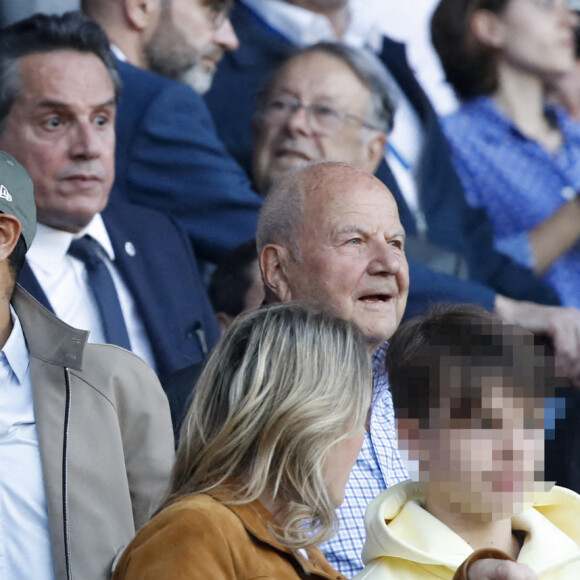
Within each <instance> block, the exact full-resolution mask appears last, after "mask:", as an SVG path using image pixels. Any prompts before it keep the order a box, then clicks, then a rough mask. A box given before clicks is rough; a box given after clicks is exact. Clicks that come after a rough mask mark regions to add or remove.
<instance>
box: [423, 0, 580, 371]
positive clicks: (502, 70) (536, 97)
mask: <svg viewBox="0 0 580 580" xmlns="http://www.w3.org/2000/svg"><path fill="white" fill-rule="evenodd" d="M576 24H577V18H576V15H575V14H574V13H573V12H571V11H570V10H569V9H568V7H567V4H566V2H565V0H548V1H543V0H542V1H540V0H494V1H484V0H469V1H467V2H465V1H463V0H442V1H441V3H440V4H439V6H438V7H437V9H436V11H435V13H434V15H433V20H432V34H433V42H434V45H435V48H436V49H437V51H438V52H439V56H440V58H441V62H442V64H443V67H444V69H445V72H446V75H447V79H448V81H449V82H450V83H451V85H452V86H453V87H454V89H455V91H456V93H457V95H458V96H459V98H460V99H461V100H462V101H463V104H462V106H461V108H460V109H459V110H458V111H457V112H456V113H454V114H453V115H451V116H449V117H447V118H446V120H445V125H444V126H445V131H446V133H447V136H448V138H449V141H450V143H451V146H452V149H453V161H454V164H455V168H456V170H457V172H458V174H459V176H460V178H461V180H462V183H463V186H464V189H465V195H466V197H467V199H468V201H469V203H470V204H471V205H472V206H474V207H477V208H482V209H484V210H485V211H486V213H487V215H488V217H489V219H490V221H491V222H492V224H493V227H494V236H495V244H496V247H497V248H498V249H499V250H501V251H502V252H504V253H506V254H507V255H509V256H511V257H512V258H513V259H514V260H516V261H518V262H519V263H520V264H522V265H525V266H528V267H530V268H533V270H534V271H535V272H536V273H537V274H538V275H541V276H543V278H544V280H545V281H546V282H547V283H549V284H550V285H551V286H552V287H553V288H554V289H555V290H556V291H557V292H558V295H559V296H560V299H561V302H562V304H563V305H565V306H574V307H576V308H580V292H579V289H580V201H579V200H578V196H577V193H578V191H579V190H580V126H579V125H578V124H577V123H575V122H573V121H571V119H570V117H569V116H568V115H567V114H566V112H565V111H564V110H563V109H561V108H559V107H553V106H551V105H547V104H546V100H545V98H546V89H547V88H548V87H549V86H550V84H552V83H553V82H554V81H555V80H556V79H558V78H559V77H561V76H562V75H564V74H566V73H568V72H570V70H571V69H572V67H573V65H574V34H573V30H574V27H575V25H576ZM578 367H579V368H580V361H579V362H578Z"/></svg>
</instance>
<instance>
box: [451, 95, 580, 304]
mask: <svg viewBox="0 0 580 580" xmlns="http://www.w3.org/2000/svg"><path fill="white" fill-rule="evenodd" d="M546 115H547V116H548V117H549V118H551V119H552V120H553V121H554V122H555V123H556V124H557V125H558V127H559V128H560V130H561V131H562V134H563V136H564V141H563V144H562V146H561V147H560V149H559V150H558V151H557V152H556V153H550V152H548V151H546V150H545V149H544V148H543V147H542V146H541V145H539V144H538V143H537V142H536V141H533V140H532V139H529V138H528V137H526V136H525V135H523V134H522V133H521V132H520V131H519V130H518V129H517V128H516V127H515V126H514V125H513V123H512V122H511V121H510V120H509V119H508V118H507V117H505V116H504V115H503V113H502V112H501V111H500V110H499V109H498V108H497V107H496V105H495V104H494V103H493V101H492V100H491V99H490V98H488V97H480V98H477V99H474V100H473V101H470V102H468V103H466V104H464V105H463V106H462V107H461V108H460V109H459V110H458V111H457V112H456V113H454V114H452V115H450V116H448V117H446V118H445V119H443V127H444V130H445V133H446V135H447V137H448V139H449V142H450V144H451V148H452V152H453V164H454V166H455V169H456V171H457V173H458V174H459V177H460V179H461V181H462V183H463V187H464V189H465V195H466V197H467V201H468V202H469V203H470V204H471V205H472V206H475V207H481V208H483V209H485V210H486V211H487V214H488V216H489V218H490V220H491V222H492V224H493V227H494V236H495V245H496V247H497V249H498V250H500V251H502V252H504V253H506V254H508V255H509V256H511V257H512V258H513V259H514V260H515V261H517V262H519V263H520V264H523V265H525V266H528V267H531V266H533V257H532V251H531V246H530V243H529V237H528V235H529V232H530V231H531V230H532V229H533V228H534V227H535V226H537V225H539V224H540V223H542V222H543V221H544V220H546V219H547V218H548V217H549V216H551V215H552V214H553V213H554V212H556V211H557V210H558V208H559V207H560V206H561V205H563V204H564V203H566V201H567V200H568V199H570V197H571V196H573V195H574V194H575V192H577V191H580V124H578V123H576V122H575V121H573V120H571V119H570V117H569V116H568V115H567V114H566V113H565V112H564V111H563V109H560V108H554V107H548V108H546ZM544 280H545V281H546V282H547V283H548V284H550V285H551V286H552V287H553V288H554V289H555V290H556V292H557V293H558V294H559V296H560V299H561V301H562V304H563V305H565V306H575V307H577V308H580V242H577V243H576V245H575V246H574V247H573V248H572V249H570V250H569V251H568V252H566V253H565V254H563V255H562V256H560V258H558V260H556V261H555V262H554V264H553V265H552V266H551V267H550V268H549V269H548V270H547V271H546V273H545V274H544Z"/></svg>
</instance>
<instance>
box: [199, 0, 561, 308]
mask: <svg viewBox="0 0 580 580" xmlns="http://www.w3.org/2000/svg"><path fill="white" fill-rule="evenodd" d="M232 23H233V25H234V28H235V30H236V33H237V34H238V37H239V39H240V45H241V46H240V48H239V49H238V50H237V51H236V52H234V53H229V54H228V55H226V57H225V58H224V60H223V61H222V63H221V64H220V66H219V68H218V72H217V75H216V78H215V79H214V83H213V87H212V89H211V91H210V92H209V93H208V95H207V101H208V104H209V107H210V110H211V111H212V113H213V115H214V119H215V121H216V126H217V128H218V132H219V133H220V135H221V136H222V138H223V140H224V142H225V143H226V145H227V147H228V149H229V150H230V151H231V152H232V154H233V155H234V156H235V157H236V158H238V159H239V160H240V162H241V163H243V164H244V165H245V166H246V167H249V166H250V165H249V163H250V162H249V160H250V157H251V147H252V137H251V126H250V119H251V118H252V116H253V112H254V107H255V97H256V95H257V93H258V91H259V89H260V87H261V86H262V85H263V84H264V82H265V80H266V78H267V77H268V76H269V75H271V74H273V72H274V71H275V70H276V69H277V68H278V66H279V65H280V64H281V62H282V61H283V60H284V59H285V58H286V57H288V56H289V55H290V54H292V53H293V52H294V51H295V50H296V47H294V46H293V45H292V44H291V43H290V42H289V41H288V40H287V39H286V38H285V37H284V36H283V35H282V34H280V33H279V32H278V31H275V30H273V29H272V28H271V27H269V26H268V25H267V24H266V23H265V22H264V21H263V20H261V19H260V17H259V16H258V15H256V14H255V13H253V12H252V11H251V10H249V9H248V8H246V7H245V6H243V5H242V4H240V3H239V2H237V3H236V5H235V7H234V10H233V12H232ZM380 58H381V60H382V61H383V63H384V64H385V66H387V68H388V69H389V71H390V72H391V74H392V75H393V77H394V78H395V79H396V81H397V83H398V84H399V85H400V87H401V89H402V90H403V91H404V92H405V94H406V95H407V98H408V99H409V101H410V102H411V104H412V105H413V106H414V107H415V109H416V111H417V113H418V115H419V117H420V119H421V121H422V122H423V129H424V132H425V149H424V154H423V158H422V160H421V175H420V196H421V204H422V207H423V210H424V212H425V214H426V219H427V223H428V226H429V241H431V242H433V243H434V244H437V245H439V246H442V247H444V248H446V249H448V250H451V251H453V252H458V253H460V254H462V255H463V256H464V257H465V258H466V260H467V263H468V265H469V270H470V271H469V274H470V280H469V281H467V280H463V281H462V280H458V279H457V278H454V277H452V276H448V275H444V274H439V273H435V272H433V270H431V269H429V268H427V267H426V266H424V265H421V264H419V263H417V262H415V261H413V260H410V261H409V265H410V273H411V292H410V296H409V303H408V307H407V310H406V315H407V316H409V315H412V314H415V313H417V312H419V311H421V310H423V309H424V308H425V306H426V304H427V303H428V302H431V301H444V302H474V303H476V304H479V305H481V306H483V307H485V308H488V309H492V308H493V303H494V300H495V294H496V292H499V293H501V294H505V295H507V296H510V297H512V298H515V299H519V300H523V299H525V300H531V301H534V302H539V303H545V304H558V303H559V301H558V298H557V296H556V294H555V293H554V292H553V291H552V290H551V289H550V288H548V287H547V286H546V285H545V284H543V282H541V281H540V280H539V279H538V278H536V277H535V276H534V275H533V273H532V272H531V271H530V270H528V269H526V268H521V267H520V266H517V265H516V264H514V263H513V262H512V261H511V260H510V259H509V258H507V257H505V256H503V255H502V254H499V253H498V252H496V251H495V250H494V249H493V245H492V233H491V225H490V224H489V222H488V221H487V218H486V217H485V216H484V215H483V214H482V213H480V212H478V211H475V210H472V209H471V208H469V206H468V205H467V203H466V201H465V198H464V195H463V189H462V187H461V184H460V181H459V178H458V177H457V175H456V173H455V171H454V170H453V167H452V165H451V157H450V153H449V150H448V146H447V142H446V140H445V138H444V136H443V134H442V132H441V128H440V125H439V122H438V120H437V116H436V114H435V111H434V110H433V107H432V106H431V104H430V103H429V100H428V98H427V96H426V95H425V93H424V92H423V90H422V89H421V87H420V86H419V84H418V83H417V81H416V80H415V77H414V75H413V73H412V71H411V69H410V68H409V66H408V64H407V60H406V56H405V50H404V46H403V45H402V44H399V43H396V42H394V41H392V40H390V39H388V38H385V39H384V45H383V50H382V52H381V54H380ZM232 95H235V98H233V97H232ZM377 176H378V177H379V178H380V179H381V180H383V181H384V183H385V184H386V185H387V186H388V187H389V188H390V189H391V191H392V192H393V195H394V196H395V199H396V200H397V204H398V206H399V212H400V215H401V222H402V224H403V226H404V228H405V230H406V231H407V234H408V235H409V236H413V235H416V228H415V222H414V218H413V216H412V214H411V212H410V210H409V208H408V206H407V204H406V202H405V200H404V198H403V196H402V195H401V192H400V190H399V187H398V185H397V183H396V181H395V179H394V177H393V174H392V173H391V171H390V169H389V168H388V166H387V164H386V163H383V164H382V165H381V167H380V168H379V171H378V172H377Z"/></svg>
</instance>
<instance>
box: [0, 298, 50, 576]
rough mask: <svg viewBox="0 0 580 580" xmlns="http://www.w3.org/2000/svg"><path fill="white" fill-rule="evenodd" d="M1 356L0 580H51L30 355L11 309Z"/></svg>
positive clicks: (48, 538)
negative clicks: (9, 327) (3, 579)
mask: <svg viewBox="0 0 580 580" xmlns="http://www.w3.org/2000/svg"><path fill="white" fill-rule="evenodd" d="M10 312H11V314H12V321H13V324H14V326H13V328H12V332H11V333H10V336H9V337H8V340H7V341H6V344H5V345H4V348H3V349H2V352H1V353H0V578H5V579H6V580H9V579H10V580H11V579H14V580H16V579H17V580H26V579H28V578H29V579H30V580H32V579H34V580H53V579H54V570H53V566H52V554H51V551H50V532H49V527H48V512H47V508H46V495H45V492H44V480H43V477H42V464H41V461H40V449H39V446H38V435H37V432H36V420H35V417H34V406H33V396H32V383H31V382H30V355H29V352H28V347H27V346H26V341H25V339H24V334H23V333H22V327H21V326H20V322H19V320H18V317H17V316H16V313H15V312H14V310H12V308H11V310H10Z"/></svg>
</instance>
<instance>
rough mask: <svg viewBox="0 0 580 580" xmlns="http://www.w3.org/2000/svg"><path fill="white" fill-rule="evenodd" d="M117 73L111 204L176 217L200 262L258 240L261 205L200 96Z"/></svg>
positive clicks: (160, 80) (159, 80)
mask: <svg viewBox="0 0 580 580" xmlns="http://www.w3.org/2000/svg"><path fill="white" fill-rule="evenodd" d="M118 67H119V74H120V75H121V79H122V80H123V92H122V95H121V99H120V102H119V107H118V110H117V121H116V130H117V148H116V158H115V160H116V179H115V184H114V187H113V192H112V199H123V200H125V201H130V202H133V203H136V204H139V205H145V206H148V207H152V208H155V209H160V210H163V211H165V212H167V213H170V214H172V215H173V216H174V217H175V218H176V219H177V220H178V221H179V222H180V224H181V225H182V227H183V228H184V229H185V231H186V232H187V234H188V235H189V237H190V239H191V241H192V243H193V246H194V248H195V252H196V255H197V257H198V258H199V259H200V260H203V261H206V262H216V261H218V259H219V257H220V256H221V255H222V254H223V253H224V252H226V251H227V250H230V249H231V248H233V247H235V246H237V245H238V244H241V243H242V242H246V241H248V240H250V239H252V238H253V237H254V236H255V233H256V223H257V219H258V213H259V211H260V207H261V205H262V198H261V197H260V196H258V195H257V194H256V193H255V192H254V191H253V190H252V187H251V184H250V182H249V180H248V177H247V176H246V174H245V172H244V171H243V169H242V168H241V167H240V166H239V165H238V164H237V163H236V162H235V161H234V159H233V158H232V157H231V155H230V154H229V153H228V152H227V150H226V148H225V146H224V145H223V143H222V142H221V141H220V140H219V138H218V136H217V133H216V131H215V127H214V124H213V121H212V119H211V115H210V113H209V111H208V109H207V106H206V104H205V102H204V100H203V99H202V98H201V97H200V96H199V95H198V94H197V93H196V92H195V91H194V90H193V89H191V88H190V87H188V86H187V85H185V84H184V83H179V82H175V81H172V80H170V79H168V78H165V77H163V76H160V75H156V74H153V73H150V72H147V71H144V70H142V69H139V68H136V67H134V66H132V65H130V64H127V63H124V62H119V63H118Z"/></svg>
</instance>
